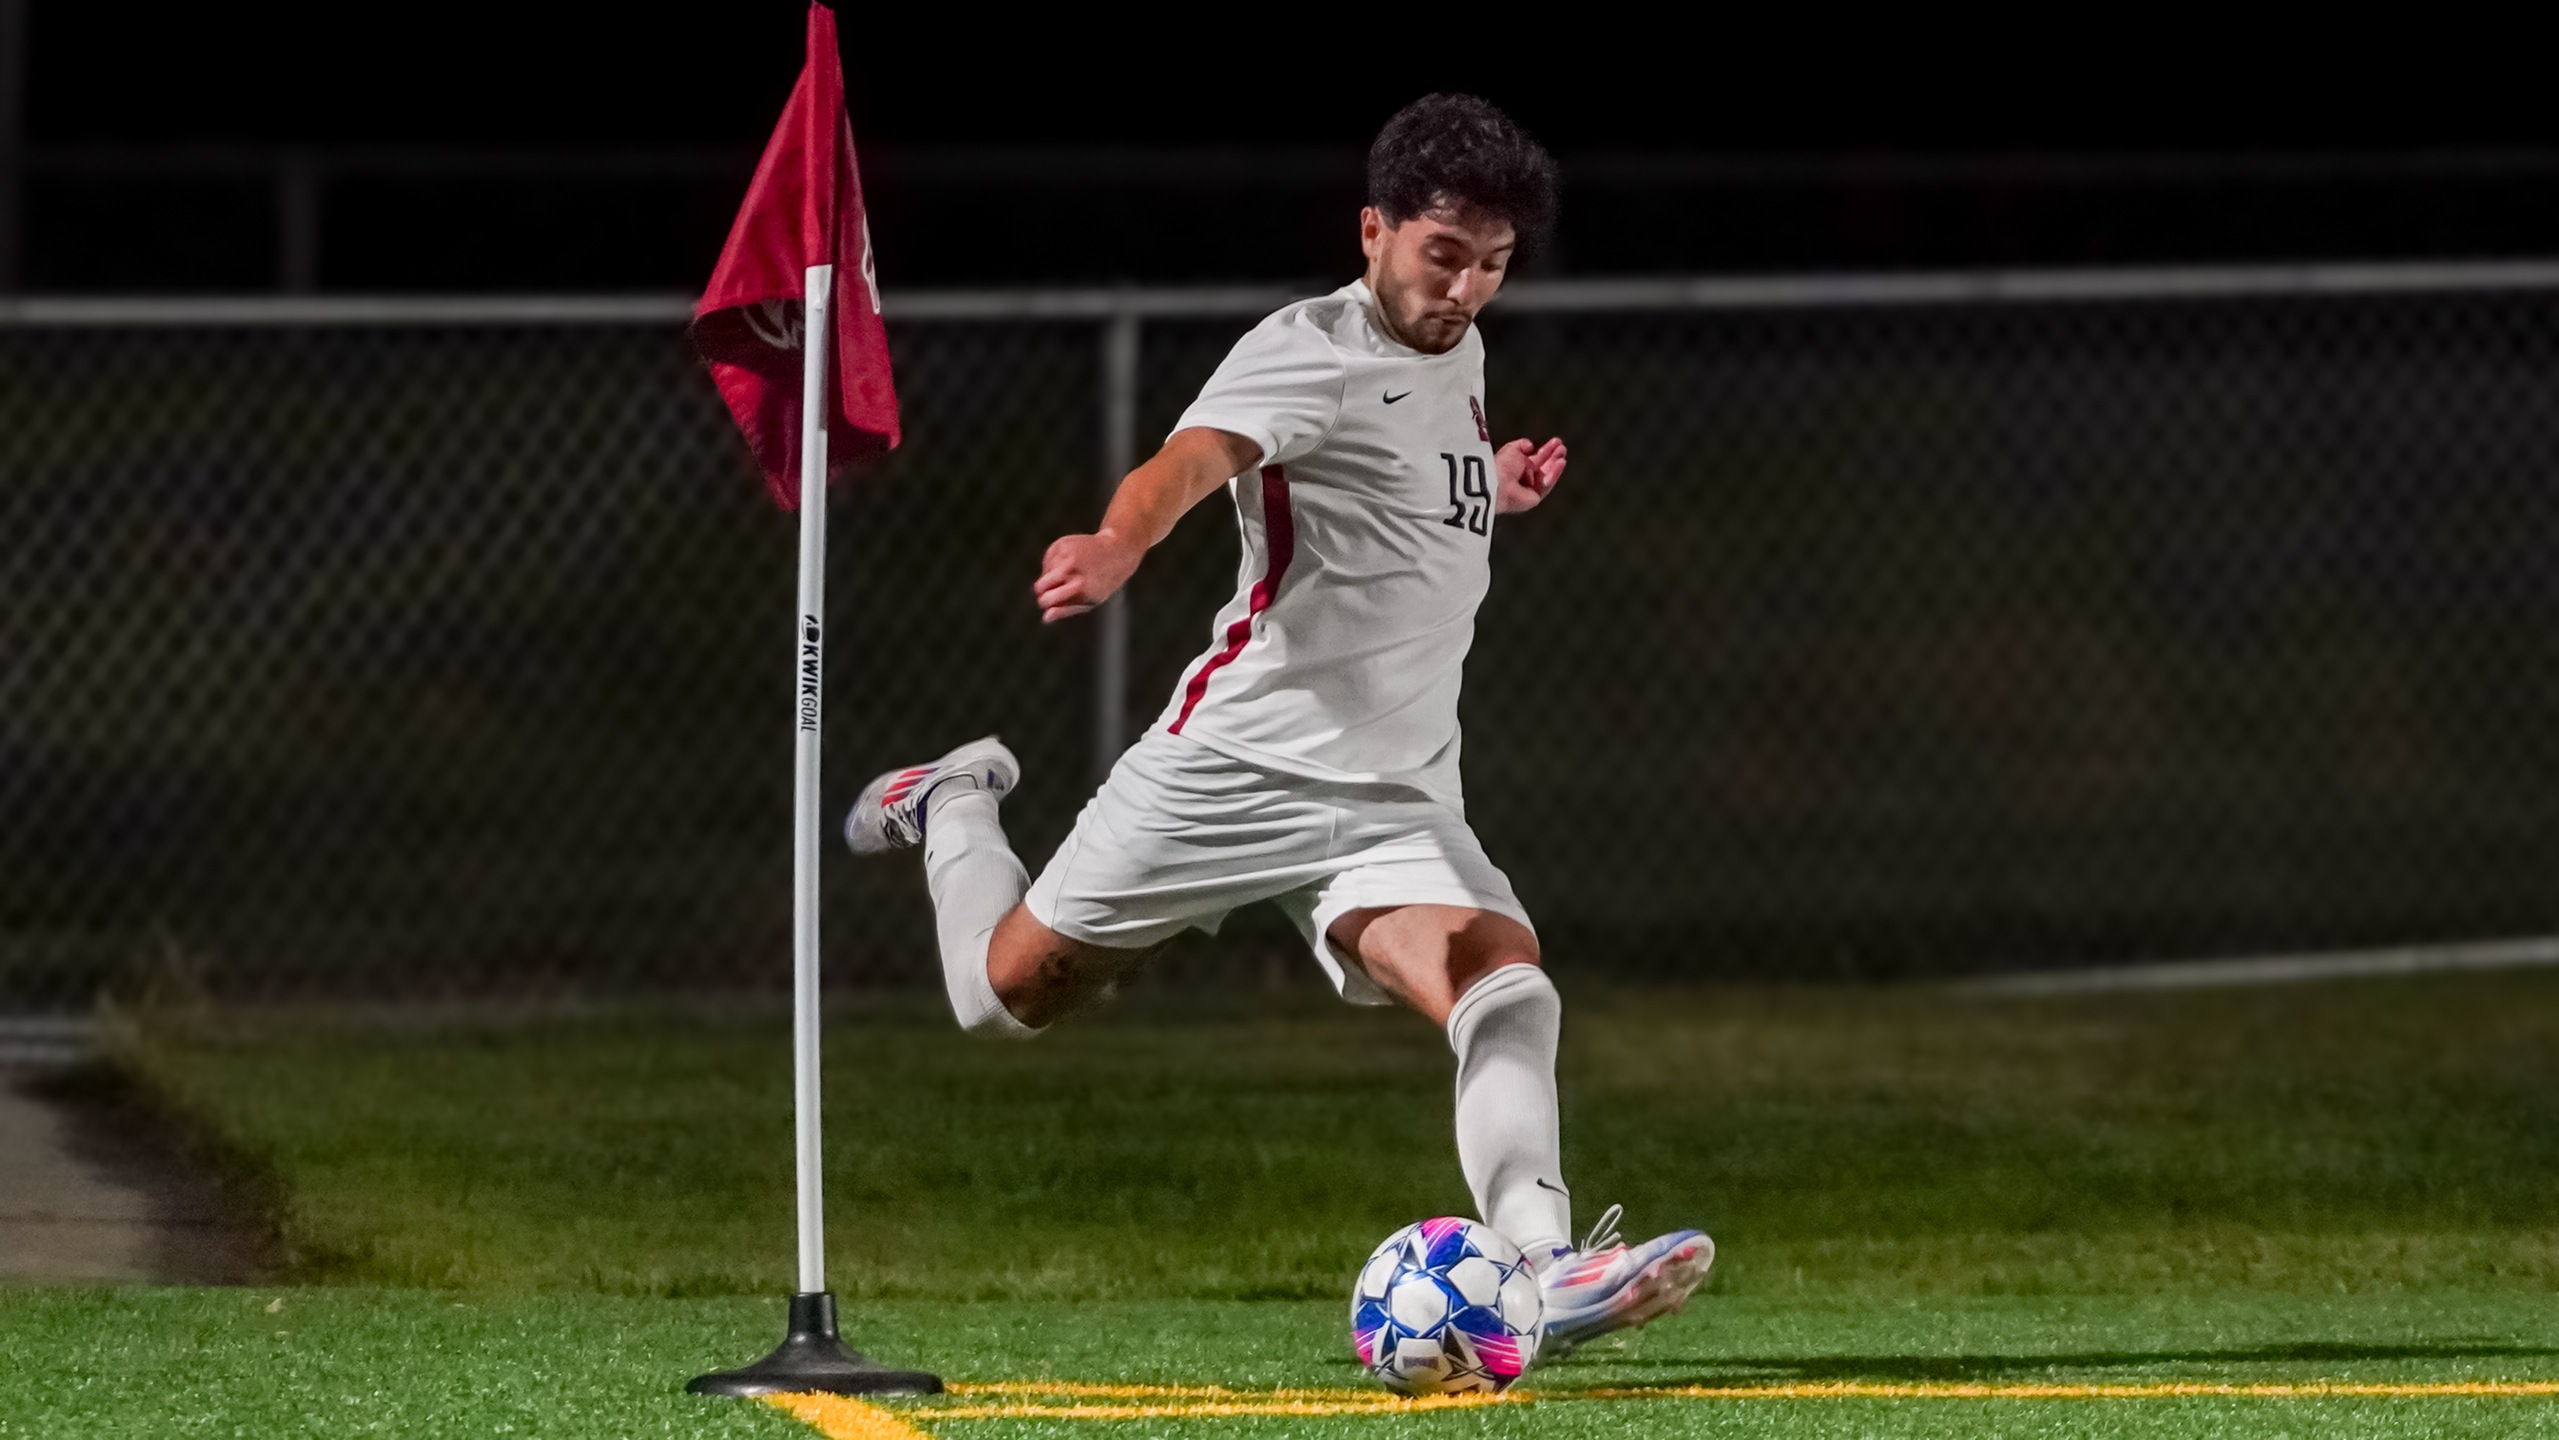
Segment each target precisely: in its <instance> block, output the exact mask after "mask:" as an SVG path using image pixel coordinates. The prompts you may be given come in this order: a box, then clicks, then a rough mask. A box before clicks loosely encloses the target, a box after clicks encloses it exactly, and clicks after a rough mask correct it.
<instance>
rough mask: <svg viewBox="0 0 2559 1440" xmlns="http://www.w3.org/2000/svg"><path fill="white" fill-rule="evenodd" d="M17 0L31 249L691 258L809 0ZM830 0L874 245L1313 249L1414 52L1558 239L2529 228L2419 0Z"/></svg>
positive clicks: (117, 254) (210, 286) (2124, 236)
mask: <svg viewBox="0 0 2559 1440" xmlns="http://www.w3.org/2000/svg"><path fill="white" fill-rule="evenodd" d="M11 3H15V4H18V5H21V6H23V8H24V11H25V13H26V15H27V16H28V17H29V18H28V21H27V24H26V45H25V51H24V54H25V57H26V58H25V61H24V68H25V71H26V99H25V103H24V107H23V112H22V124H23V131H24V154H25V161H24V163H25V170H26V180H25V184H24V190H23V219H22V222H21V233H22V239H21V251H20V258H19V261H18V265H17V267H16V268H17V271H18V282H19V284H20V286H21V287H22V288H24V289H27V290H32V291H37V292H83V291H86V292H96V291H215V292H225V291H258V290H270V289H275V288H279V287H282V288H308V289H319V290H336V291H349V290H360V291H408V290H525V289H597V290H632V289H639V290H681V289H689V288H691V287H693V286H694V285H696V284H698V283H699V281H700V279H701V277H702V276H703V274H704V273H705V272H706V271H707V269H708V266H709V262H710V260H711V258H712V256H713V255H714V254H715V253H716V250H717V247H718V243H719V238H720V235H721V233H722V231H723V229H724V227H725V225H726V223H727V218H728V214H729V211H730V208H731V206H732V205H733V203H734V201H735V198H736V196H737V194H738V192H739V189H740V187H741V184H742V181H743V177H744V174H745V172H746V171H747V169H748V168H749V167H750V166H751V165H752V162H753V156H754V152H755V150H756V148H757V146H758V145H759V143H760V142H761V140H762V137H763V135H764V133H765V130H766V128H767V127H768V126H769V124H770V123H771V120H772V116H773V114H774V112H775V110H776V108H777V107H778V105H779V104H780V102H781V99H782V97H783V95H784V94H785V93H786V92H787V90H788V88H789V86H790V83H791V79H792V76H793V74H794V72H795V70H796V68H797V65H798V56H799V46H800V33H801V24H802V19H801V17H802V13H803V11H802V7H801V6H800V5H798V4H796V3H792V0H752V3H736V4H723V5H704V6H696V7H692V8H691V9H689V10H685V9H679V8H676V7H655V8H651V7H611V6H594V5H582V6H575V7H569V6H539V5H524V6H513V7H497V6H473V5H447V6H433V7H429V6H416V5H412V6H382V7H370V8H362V9H359V8H352V7H349V8H341V9H336V10H330V11H316V10H303V9H299V8H294V7H282V8H278V7H266V8H262V9H259V10H256V11H254V12H245V13H244V12H243V11H242V9H241V8H240V7H215V6H209V5H197V6H187V7H178V6H164V7H154V6H131V5H103V4H75V3H70V0H0V7H5V6H6V5H8V4H11ZM840 14H841V20H842V26H843V33H844V37H845V43H844V49H845V60H846V64H847V68H848V79H849V86H850V89H851V92H852V103H853V106H854V123H855V128H856V133H857V135H858V136H859V138H860V140H861V142H862V144H863V147H864V157H865V163H866V169H867V171H868V173H869V177H870V186H871V190H872V201H873V207H874V217H875V219H874V223H875V226H876V228H877V232H878V241H879V245H880V248H881V252H882V261H883V264H882V269H883V273H884V274H885V275H886V276H887V277H888V279H889V280H890V282H891V283H892V284H905V285H961V284H1006V283H1026V282H1038V281H1084V282H1092V281H1117V280H1136V281H1182V280H1216V279H1241V278H1254V279H1300V278H1305V279H1313V278H1320V277H1328V276H1331V275H1334V274H1337V273H1338V272H1340V271H1342V270H1343V269H1344V268H1345V267H1346V266H1348V265H1349V264H1350V263H1351V255H1350V234H1351V230H1350V219H1349V214H1348V211H1349V208H1350V207H1351V206H1353V205H1354V204H1355V203H1356V202H1357V200H1358V198H1359V186H1360V158H1361V151H1362V147H1363V146H1364V144H1365V141H1366V139H1367V137H1368V136H1369V134H1370V133H1371V132H1372V131H1373V130H1374V128H1375V127H1376V125H1377V124H1378V123H1379V121H1381V120H1382V119H1383V118H1384V117H1385V116H1386V115H1387V114H1388V113H1390V112H1391V111H1392V110H1393V109H1394V107H1395V106H1396V105H1398V104H1400V103H1401V102H1402V101H1404V100H1406V99H1409V98H1411V97H1412V96H1413V95H1415V94H1418V93H1421V92H1423V91H1425V90H1429V89H1433V88H1466V89H1473V90H1477V91H1480V92H1482V93H1485V94H1487V95H1489V96H1491V97H1492V98H1493V99H1495V100H1496V101H1498V102H1499V103H1501V104H1503V105H1504V106H1506V107H1508V108H1509V109H1510V110H1511V111H1512V112H1513V113H1514V114H1515V115H1517V116H1518V117H1519V118H1520V119H1521V120H1522V121H1524V122H1525V123H1526V124H1527V125H1528V126H1529V127H1530V128H1531V129H1532V130H1534V131H1535V132H1537V133H1538V134H1539V135H1540V136H1541V137H1543V138H1544V139H1545V140H1546V141H1547V142H1548V143H1549V145H1550V146H1551V147H1552V148H1554V149H1555V150H1556V151H1557V152H1558V154H1559V155H1560V156H1561V157H1562V158H1563V160H1564V162H1565V175H1566V184H1567V191H1566V210H1565V216H1566V218H1565V222H1564V228H1563V232H1562V235H1561V236H1560V243H1559V245H1558V247H1557V248H1556V250H1555V252H1554V253H1553V254H1551V255H1549V256H1548V257H1547V258H1546V260H1545V262H1544V264H1543V267H1542V268H1543V269H1545V270H1546V271H1547V272H1548V273H1570V274H1632V273H1662V272H1679V271H1693V272H1735V271H1753V270H1760V271H1765V270H1819V269H1847V268H1855V269H1892V268H1935V267H1960V266H2009V265H2050V264H2127V263H2131V264H2140V263H2173V262H2194V261H2247V260H2294V259H2344V258H2353V259H2391V258H2420V257H2450V256H2514V255H2526V254H2547V253H2553V252H2559V203H2554V197H2559V143H2554V140H2553V135H2554V127H2553V126H2552V124H2551V123H2550V122H2549V120H2548V119H2547V118H2546V115H2545V107H2542V106H2540V105H2538V104H2537V103H2536V101H2537V99H2538V97H2539V96H2540V95H2541V93H2542V90H2543V88H2544V86H2543V84H2542V82H2540V81H2539V80H2538V79H2537V78H2536V77H2534V76H2532V75H2531V74H2530V73H2529V72H2528V71H2526V70H2525V69H2524V65H2525V63H2526V61H2528V59H2529V56H2530V53H2531V51H2530V47H2528V46H2525V45H2523V44H2522V43H2521V42H2520V40H2519V39H2517V38H2514V37H2509V38H2508V39H2505V40H2501V39H2500V38H2499V36H2498V34H2497V33H2496V32H2495V31H2493V30H2481V29H2478V28H2475V27H2473V28H2467V29H2464V28H2461V27H2458V26H2456V25H2454V24H2452V23H2451V21H2450V18H2449V17H2446V18H2445V23H2443V24H2441V25H2437V26H2430V27H2427V28H2428V30H2429V32H2430V33H2439V34H2442V35H2444V36H2446V37H2448V38H2447V41H2446V43H2443V44H2441V45H2433V46H2430V44H2429V42H2427V41H2426V40H2424V39H2423V38H2416V39H2412V38H2411V37H2409V36H2407V35H2405V34H2397V33H2381V32H2377V31H2376V32H2369V33H2366V32H2357V31H2356V30H2354V29H2353V27H2352V26H2351V25H2341V24H2338V23H2335V22H2333V21H2331V22H2327V23H2324V24H2323V26H2322V28H2321V29H2320V30H2319V31H2318V32H2317V33H2315V34H2302V35H2297V36H2287V37H2283V38H2281V39H2272V38H2270V39H2265V40H2250V39H2248V38H2246V37H2245V36H2244V35H2242V34H2240V33H2236V31H2235V30H2234V28H2233V27H2231V26H2229V25H2228V24H2226V23H2225V24H2221V25H2219V26H2218V27H2216V28H2213V29H2210V30H2204V29H2189V28H2185V27H2182V26H2181V25H2180V24H2179V23H2178V22H2177V21H2176V20H2175V19H2174V17H2172V16H2168V15H2155V16H2150V15H2146V16H2145V17H2143V23H2142V24H2141V25H2140V26H2139V27H2132V26H2129V25H2125V26H2121V27H2116V26H2114V25H2112V24H2111V23H2110V22H2108V21H2106V20H2104V19H2103V18H2102V17H2100V18H2094V19H2082V20H2077V21H2074V22H2073V24H2072V25H2071V26H2070V27H2068V28H2063V27H2060V26H2057V25H2055V26H2044V27H2037V26H2034V25H2027V26H2023V27H2020V26H2018V25H2015V24H2013V23H2008V22H2002V23H2001V24H1999V25H1997V26H1996V27H1994V26H1992V25H1991V24H1989V23H1988V22H1987V21H1985V22H1983V23H1982V24H1981V26H1980V28H1979V31H1978V33H1974V32H1973V31H1972V30H1971V29H1970V28H1968V26H1967V25H1966V24H1965V23H1964V22H1962V21H1961V20H1960V19H1954V20H1949V19H1947V18H1946V17H1932V19H1933V20H1934V22H1935V23H1933V24H1931V25H1930V26H1929V27H1927V28H1925V29H1921V28H1916V27H1900V28H1895V27H1889V26H1887V27H1880V28H1879V27H1878V26H1876V25H1875V24H1874V23H1872V22H1870V21H1866V20H1862V19H1858V18H1856V17H1854V16H1851V15H1847V14H1827V13H1826V14H1823V15H1820V16H1814V17H1810V18H1807V19H1804V20H1801V21H1795V22H1786V23H1777V22H1770V21H1766V20H1761V21H1754V22H1750V23H1739V22H1735V21H1733V20H1731V19H1729V18H1718V19H1717V20H1716V21H1715V23H1713V24H1712V25H1704V24H1698V25H1693V26H1692V27H1691V28H1689V29H1686V30H1669V31H1666V30H1664V29H1662V28H1661V22H1660V21H1659V20H1658V19H1643V20H1638V19H1635V18H1631V17H1629V16H1625V15H1611V14H1609V13H1607V12H1605V11H1602V10H1595V9H1591V8H1589V7H1573V8H1571V9H1570V10H1568V11H1565V12H1562V13H1561V14H1560V15H1550V16H1546V17H1542V18H1536V19H1518V18H1512V19H1504V20H1496V19H1495V18H1494V17H1493V16H1492V14H1491V13H1490V12H1486V13H1484V14H1481V15H1459V14H1441V13H1439V12H1422V11H1415V12H1398V11H1392V10H1378V11H1372V12H1360V11H1336V10H1331V9H1325V10H1320V11H1319V10H1305V11H1299V12H1274V13H1272V14H1258V13H1257V14H1256V15H1254V16H1252V17H1249V18H1250V19H1251V22H1252V23H1251V26H1250V29H1251V31H1252V33H1251V34H1250V35H1248V36H1237V35H1229V34H1224V33H1223V32H1225V31H1226V30H1228V29H1229V28H1230V24H1229V22H1227V21H1223V20H1220V19H1217V18H1215V17H1194V18H1193V19H1190V20H1184V21H1174V20H1167V19H1163V18H1159V17H1154V16H1130V17H1127V18H1113V17H1108V16H1105V17H1103V18H1099V19H1097V18H1094V16H1093V15H1091V14H1089V13H1079V14H1078V15H1074V16H1068V15H1065V14H1062V13H1057V12H1050V13H1047V14H1045V15H1043V16H1034V17H1032V18H1028V19H1024V18H1021V17H1018V16H1016V15H1013V14H1010V13H1007V12H1004V11H986V10H980V9H975V8H968V7H901V8H900V9H899V10H897V11H895V12H893V13H889V14H886V15H883V14H881V13H875V12H872V11H869V10H865V9H863V8H861V7H855V6H847V7H845V8H844V9H843V10H842V11H841V12H840ZM2118 28H2120V29H2122V30H2124V31H2125V32H2127V33H2116V30H2117V29H2118ZM2136 32H2137V33H2136ZM2502 56H2512V57H2515V58H2513V59H2511V60H2506V59H2499V58H2496V57H2502ZM296 185H299V186H300V187H301V188H300V189H299V190H297V189H295V188H294V187H295V186H296ZM297 204H299V205H302V206H304V207H306V208H305V210H304V211H303V215H304V217H305V220H304V222H302V223H305V225H306V229H305V230H304V232H303V233H304V235H305V237H306V238H305V239H304V240H303V241H302V242H301V244H302V247H303V248H302V249H301V250H300V251H299V252H298V253H297V252H295V250H294V246H293V244H292V242H289V241H288V240H287V238H286V236H287V232H288V231H289V230H290V229H291V227H292V226H293V225H294V224H296V223H297V222H296V221H295V220H293V219H292V218H290V217H291V215H292V214H293V207H294V206H295V205H297Z"/></svg>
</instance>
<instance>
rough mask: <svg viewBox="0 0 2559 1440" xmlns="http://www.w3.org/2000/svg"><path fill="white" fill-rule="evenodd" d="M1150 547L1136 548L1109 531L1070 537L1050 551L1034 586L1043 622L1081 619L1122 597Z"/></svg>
mask: <svg viewBox="0 0 2559 1440" xmlns="http://www.w3.org/2000/svg"><path fill="white" fill-rule="evenodd" d="M1144 558H1146V547H1145V546H1143V545H1132V544H1130V543H1129V542H1128V541H1126V540H1123V539H1121V538H1120V537H1119V536H1117V535H1115V534H1113V533H1111V532H1110V531H1109V530H1107V529H1105V530H1103V531H1102V532H1101V533H1100V534H1098V535H1068V536H1064V537H1062V538H1060V539H1059V540H1057V541H1056V542H1055V543H1053V544H1051V545H1050V546H1049V547H1048V554H1047V556H1046V557H1045V558H1043V559H1042V560H1041V561H1040V578H1039V580H1038V582H1037V583H1036V584H1034V585H1032V586H1031V598H1032V599H1033V600H1034V601H1036V602H1038V604H1039V607H1040V620H1041V622H1042V623H1043V624H1054V623H1056V622H1057V621H1060V620H1063V619H1065V618H1066V617H1067V616H1069V615H1081V614H1083V613H1084V612H1085V611H1087V610H1090V609H1092V608H1093V607H1094V606H1096V605H1099V604H1101V603H1102V602H1103V601H1105V600H1108V599H1110V598H1111V597H1112V596H1113V595H1115V594H1118V593H1119V588H1120V587H1121V586H1123V585H1125V584H1127V583H1128V577H1130V576H1131V575H1134V574H1136V573H1137V562H1138V561H1140V560H1142V559H1144Z"/></svg>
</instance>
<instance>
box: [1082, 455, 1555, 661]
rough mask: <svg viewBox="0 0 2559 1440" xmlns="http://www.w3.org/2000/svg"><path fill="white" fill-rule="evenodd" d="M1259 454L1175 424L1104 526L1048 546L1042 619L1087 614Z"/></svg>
mask: <svg viewBox="0 0 2559 1440" xmlns="http://www.w3.org/2000/svg"><path fill="white" fill-rule="evenodd" d="M1261 458H1262V451H1261V447H1260V446H1258V445H1256V444H1254V443H1253V442H1252V441H1250V440H1247V439H1245V438H1244V437H1243V436H1241V435H1230V434H1228V433H1227V432H1225V431H1223V430H1209V429H1201V428H1193V429H1189V430H1183V431H1179V432H1176V433H1175V434H1174V436H1173V437H1172V438H1171V439H1169V440H1167V441H1165V442H1164V448H1163V449H1161V450H1158V451H1156V452H1155V458H1154V459H1152V460H1149V461H1147V462H1146V463H1145V464H1143V465H1140V466H1138V467H1137V468H1136V469H1135V470H1132V471H1130V472H1129V474H1128V478H1127V479H1125V480H1123V481H1121V482H1120V488H1119V490H1118V492H1117V493H1116V494H1114V495H1113V496H1112V497H1111V505H1110V509H1109V510H1108V511H1107V512H1106V513H1104V515H1103V516H1102V524H1101V528H1100V529H1098V530H1095V531H1094V532H1093V533H1092V534H1090V535H1068V536H1064V537H1062V538H1060V539H1059V540H1058V541H1057V542H1056V543H1054V544H1052V545H1050V546H1049V547H1048V554H1047V556H1046V557H1045V558H1044V559H1043V560H1042V561H1041V562H1040V578H1039V580H1038V581H1037V583H1035V584H1033V585H1032V586H1031V598H1032V599H1033V600H1035V601H1037V602H1039V607H1040V619H1041V620H1042V621H1044V622H1055V621H1059V620H1063V619H1065V618H1066V617H1068V616H1070V615H1081V614H1083V613H1084V612H1085V611H1087V610H1090V609H1092V608H1093V607H1094V606H1096V605H1099V604H1101V603H1102V602H1103V601H1105V600H1108V599H1110V598H1111V596H1113V595H1114V594H1117V593H1118V592H1119V588H1120V587H1121V586H1123V585H1125V584H1127V583H1128V577H1130V576H1131V575H1134V574H1136V573H1137V563H1138V562H1139V561H1140V560H1143V559H1145V558H1146V552H1147V551H1149V550H1151V549H1153V548H1155V545H1156V543H1157V542H1158V541H1160V540H1162V539H1163V538H1164V537H1165V536H1167V535H1169V534H1171V533H1173V526H1174V524H1175V522H1177V521H1179V520H1180V519H1181V518H1182V517H1183V516H1184V515H1185V514H1188V513H1189V511H1190V508H1191V507H1192V506H1194V505H1197V504H1198V503H1200V501H1202V500H1204V499H1206V498H1207V497H1208V495H1209V493H1210V492H1211V491H1214V490H1215V489H1217V487H1219V486H1221V485H1223V484H1225V483H1226V482H1227V481H1228V480H1230V479H1233V478H1234V477H1235V476H1238V475H1241V474H1243V473H1244V472H1245V471H1247V470H1250V469H1252V468H1253V467H1254V466H1255V465H1256V464H1258V463H1260V461H1261ZM1506 488H1507V487H1506ZM1529 503H1530V504H1535V503H1536V502H1535V501H1530V502H1529Z"/></svg>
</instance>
